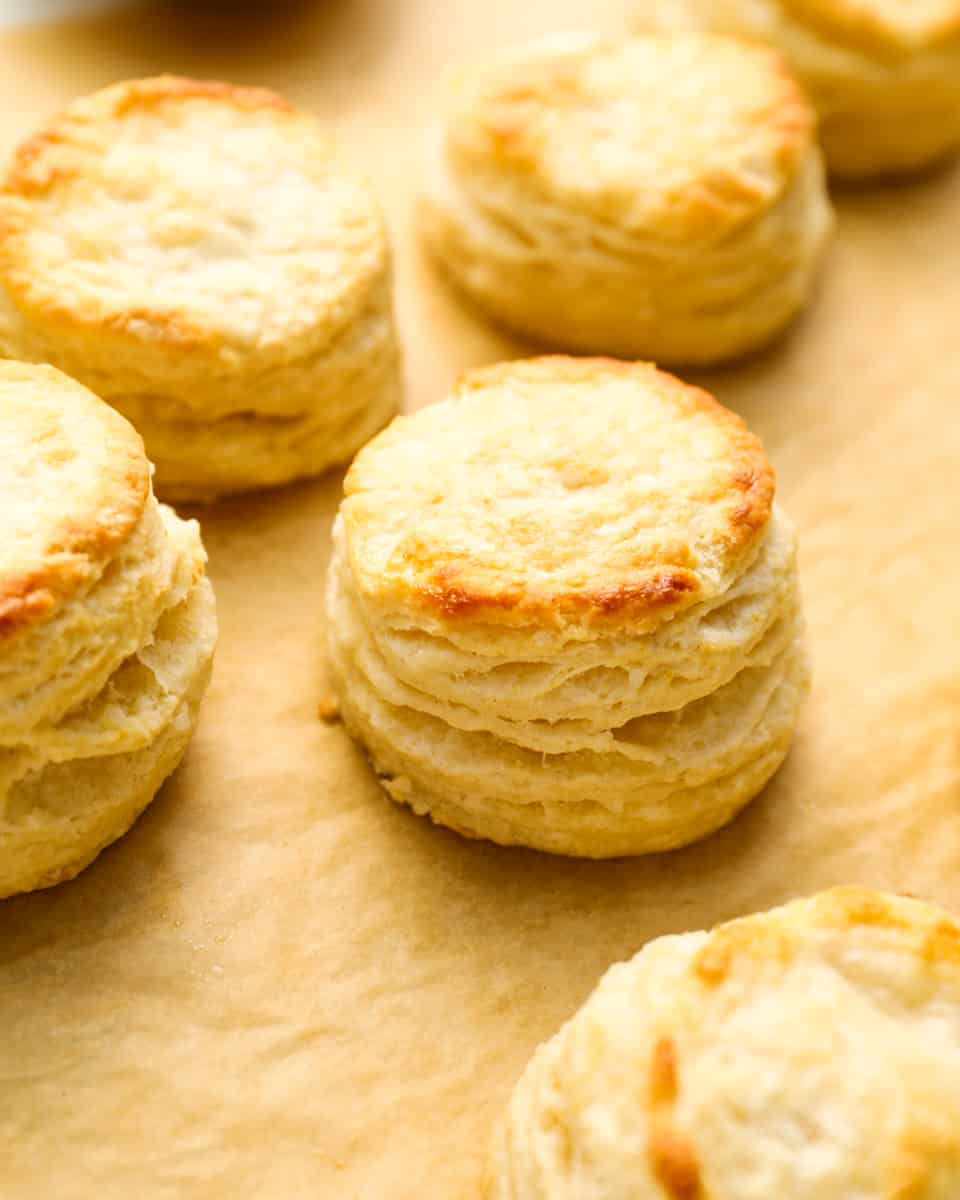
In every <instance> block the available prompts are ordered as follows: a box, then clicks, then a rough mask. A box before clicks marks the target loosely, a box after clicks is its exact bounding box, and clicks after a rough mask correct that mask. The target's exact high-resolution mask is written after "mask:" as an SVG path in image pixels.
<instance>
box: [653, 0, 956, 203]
mask: <svg viewBox="0 0 960 1200" xmlns="http://www.w3.org/2000/svg"><path fill="white" fill-rule="evenodd" d="M643 11H644V13H645V14H646V17H647V20H646V21H645V23H646V24H647V25H651V24H652V25H654V26H656V27H657V28H660V29H665V30H668V29H672V30H677V29H691V28H705V29H714V30H720V31H723V32H726V33H736V34H745V35H747V36H749V37H753V38H760V39H763V40H765V41H767V42H770V43H773V44H774V45H775V46H777V47H778V49H780V50H781V51H782V52H783V54H784V55H785V57H786V58H787V61H788V62H789V63H790V65H791V67H792V68H793V70H794V71H795V72H796V74H797V75H798V76H799V78H800V79H801V80H802V82H803V83H804V85H805V86H806V87H807V89H808V91H809V93H810V95H811V97H812V99H813V101H814V104H815V105H816V107H817V109H818V110H819V113H820V136H821V140H822V142H823V147H824V150H825V151H826V157H827V163H828V165H829V167H830V170H831V171H832V172H833V173H834V174H836V175H839V176H847V177H850V178H853V179H857V178H866V177H869V176H873V175H891V174H900V173H904V172H909V171H915V170H917V169H919V168H923V167H927V166H930V165H931V164H934V163H936V162H937V161H939V160H940V159H943V158H945V157H946V156H948V155H950V154H952V153H954V152H955V151H957V150H958V149H960V0H655V3H654V4H653V6H652V8H647V9H644V10H643Z"/></svg>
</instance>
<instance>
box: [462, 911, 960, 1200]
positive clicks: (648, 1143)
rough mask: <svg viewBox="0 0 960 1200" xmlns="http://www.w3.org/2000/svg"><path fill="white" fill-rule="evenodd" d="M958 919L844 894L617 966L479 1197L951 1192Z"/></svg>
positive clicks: (959, 1136)
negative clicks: (482, 1195) (482, 1194)
mask: <svg viewBox="0 0 960 1200" xmlns="http://www.w3.org/2000/svg"><path fill="white" fill-rule="evenodd" d="M958 1192H960V927H958V925H957V922H956V921H955V920H954V919H953V918H952V917H951V916H949V915H948V914H947V913H945V912H943V911H942V910H940V909H936V908H933V907H930V906H927V905H924V904H920V903H918V902H916V901H912V900H904V899H900V898H894V897H892V896H884V895H882V894H880V893H875V892H869V891H865V890H862V889H855V888H849V889H838V890H836V891H833V892H827V893H824V894H822V895H820V896H817V897H814V898H813V899H810V900H803V901H798V902H795V903H793V904H789V905H787V906H786V907H784V908H780V909H775V910H773V911H772V912H769V913H761V914H758V915H756V916H751V917H747V918H744V919H742V920H739V921H735V922H733V923H731V924H728V925H721V926H719V927H718V928H716V929H715V930H713V931H712V932H710V933H690V934H685V935H682V936H679V937H667V938H660V939H658V940H657V941H654V942H652V943H650V944H649V945H648V946H647V947H646V948H645V949H644V950H643V951H641V953H640V954H638V955H637V956H636V957H635V958H634V959H633V960H632V961H631V962H628V963H623V964H620V965H618V966H615V967H613V968H612V969H611V970H610V971H609V972H608V973H607V974H606V976H605V977H604V979H603V980H602V981H601V983H600V985H599V986H598V987H597V989H596V991H595V992H594V993H593V995H592V996H591V997H590V998H589V999H588V1000H587V1002H586V1004H585V1005H584V1006H583V1007H582V1008H581V1009H580V1011H579V1012H578V1013H577V1014H576V1015H575V1016H574V1017H573V1018H572V1019H571V1020H570V1021H569V1022H568V1023H567V1025H566V1026H565V1027H564V1028H563V1029H562V1030H561V1031H560V1032H559V1033H558V1034H557V1035H556V1036H555V1037H554V1038H553V1039H551V1040H550V1041H549V1042H547V1043H545V1044H544V1045H543V1046H541V1047H540V1049H539V1050H538V1051H537V1053H536V1054H535V1055H534V1057H533V1059H532V1060H531V1062H530V1065H529V1066H528V1067H527V1069H526V1071H525V1072H524V1075H523V1076H522V1078H521V1080H520V1081H519V1083H518V1084H517V1086H516V1088H515V1090H514V1092H513V1096H512V1098H511V1100H510V1103H509V1106H508V1108H507V1111H506V1114H505V1116H504V1119H503V1120H502V1122H501V1123H500V1125H499V1127H498V1130H497V1134H496V1137H495V1141H494V1147H493V1152H492V1156H491V1161H490V1169H489V1172H488V1178H487V1183H486V1187H485V1190H484V1195H485V1197H486V1200H581V1198H582V1197H586V1196H589V1197H590V1198H591V1200H623V1197H624V1196H628V1195H629V1196H630V1197H631V1200H662V1198H663V1197H664V1196H670V1197H677V1198H678V1200H679V1197H681V1196H684V1197H699V1196H704V1197H706V1196H709V1197H711V1198H712V1200H769V1198H770V1197H771V1196H776V1197H777V1198H778V1200H890V1198H891V1197H893V1196H903V1197H906V1196H910V1197H911V1200H914V1198H915V1200H950V1198H951V1197H953V1196H956V1195H957V1194H958Z"/></svg>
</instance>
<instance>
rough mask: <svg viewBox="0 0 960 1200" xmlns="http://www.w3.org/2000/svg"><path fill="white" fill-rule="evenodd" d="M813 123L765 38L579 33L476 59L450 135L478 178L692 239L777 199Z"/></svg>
mask: <svg viewBox="0 0 960 1200" xmlns="http://www.w3.org/2000/svg"><path fill="white" fill-rule="evenodd" d="M815 125H816V118H815V115H814V113H813V110H812V108H811V106H810V104H809V103H808V102H807V100H806V99H805V97H804V95H803V93H802V92H801V90H800V88H799V87H798V85H797V84H796V83H795V81H794V79H793V78H792V76H791V75H790V74H789V72H788V70H787V68H786V66H785V65H784V63H783V61H782V59H781V58H780V57H779V55H778V54H777V53H776V52H775V51H773V50H770V49H768V48H766V47H761V46H758V45H751V44H748V43H746V42H742V41H739V40H737V39H733V38H728V37H723V36H719V35H715V34H698V33H691V34H677V35H669V34H665V35H656V34H653V35H649V36H644V37H637V38H631V39H621V40H618V41H601V40H598V39H595V38H590V37H586V36H580V35H577V36H565V37H560V38H551V39H547V40H544V41H541V42H536V43H533V44H531V45H528V46H525V47H521V48H519V49H517V50H515V51H512V52H510V53H508V54H504V55H502V56H500V57H499V58H497V59H495V60H493V61H491V62H489V63H486V64H479V65H478V66H476V67H474V68H473V69H468V70H467V71H466V72H464V73H463V75H462V76H461V78H460V80H459V86H458V87H457V89H456V96H455V101H454V107H453V112H452V115H451V118H450V121H449V126H448V134H447V148H448V153H449V156H450V159H451V162H452V163H453V164H454V166H455V168H456V169H457V170H458V171H459V173H460V178H461V179H462V180H463V179H466V180H467V181H468V186H474V183H475V184H476V186H477V187H478V188H479V187H481V186H482V187H483V188H484V191H485V192H486V191H487V189H488V188H494V189H497V188H499V189H501V190H502V188H503V187H504V186H509V187H511V188H512V189H516V193H515V196H514V202H516V196H520V197H522V198H524V199H527V200H529V201H530V202H533V203H539V204H543V205H545V206H550V209H551V210H552V209H553V207H554V206H562V208H563V209H565V210H567V211H568V213H569V212H573V213H578V214H581V215H582V216H584V217H586V218H589V219H591V220H592V221H595V222H600V223H602V224H604V225H609V226H611V227H612V228H613V229H614V230H615V231H616V230H619V231H626V232H628V233H631V234H636V235H644V234H646V235H652V236H656V237H658V238H667V239H675V240H677V241H678V242H682V241H684V240H689V239H695V238H712V237H716V236H719V235H721V234H722V233H723V232H724V231H725V230H729V229H731V228H735V227H737V226H738V225H740V224H742V223H743V222H745V221H747V220H749V219H751V218H752V217H754V216H755V215H756V214H757V213H758V212H761V211H764V210H765V209H766V208H767V207H769V206H770V205H772V204H773V203H775V202H776V201H777V200H778V199H779V198H780V196H781V195H782V194H783V192H784V191H785V190H786V188H787V187H788V186H789V185H790V183H791V182H792V181H793V179H794V178H795V176H796V173H797V170H798V167H799V165H800V164H801V163H802V161H803V159H804V157H805V156H806V155H807V154H808V153H809V152H810V150H811V148H812V146H813V140H814V133H815ZM491 194H492V195H496V194H497V192H496V191H494V192H492V193H491Z"/></svg>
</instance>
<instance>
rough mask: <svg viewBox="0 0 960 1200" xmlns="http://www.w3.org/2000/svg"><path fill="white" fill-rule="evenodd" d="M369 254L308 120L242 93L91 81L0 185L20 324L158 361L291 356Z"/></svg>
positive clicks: (176, 83) (346, 193) (361, 191)
mask: <svg viewBox="0 0 960 1200" xmlns="http://www.w3.org/2000/svg"><path fill="white" fill-rule="evenodd" d="M386 254H387V252H386V242H385V234H384V230H383V225H382V220H381V217H380V214H379V210H378V208H377V206H376V203H375V202H374V200H373V198H372V196H371V194H370V193H369V191H368V189H367V188H366V187H365V186H363V185H361V184H359V183H357V182H355V181H353V180H351V179H349V178H347V177H345V176H344V175H343V174H342V172H341V170H340V168H339V167H338V165H337V162H336V159H335V157H334V154H333V149H332V146H331V143H330V140H329V138H328V137H327V136H326V134H325V133H324V132H323V131H322V129H321V128H320V126H319V125H318V124H317V122H316V121H314V120H313V119H312V118H311V117H309V116H307V115H305V114H303V113H299V112H297V111H296V110H294V109H293V108H291V107H290V105H288V104H287V103H286V101H284V100H283V99H282V98H281V97H279V96H277V95H275V94H274V93H272V92H269V91H265V90H263V89H259V88H241V87H233V86H231V85H229V84H224V83H209V82H199V81H196V80H188V79H180V78H175V77H168V76H164V77H159V78H156V79H144V80H137V81H133V82H129V83H120V84H116V85H115V86H113V87H109V88H106V89H104V90H103V91H100V92H97V93H95V94H94V95H92V96H88V97H85V98H83V99H80V100H77V101H75V102H74V103H73V104H72V105H70V107H69V108H67V110H66V111H65V112H64V113H63V114H61V115H60V116H59V117H58V118H57V119H55V120H54V121H53V123H52V124H51V125H49V126H48V127H47V128H46V129H45V130H43V131H42V132H40V133H38V134H37V135H36V136H34V137H33V138H31V139H30V140H29V141H27V142H25V143H24V144H23V145H22V146H21V147H20V148H19V150H18V151H17V152H16V154H15V156H14V159H13V163H12V165H11V167H10V169H9V171H8V174H7V176H6V180H5V185H4V187H3V189H2V192H0V283H2V285H3V286H4V287H5V288H6V289H7V291H8V293H9V295H10V297H11V299H12V300H13V302H14V304H15V305H16V307H17V308H18V309H19V310H20V312H21V313H22V314H23V315H24V316H25V317H26V318H27V319H28V320H29V321H30V322H31V323H32V324H33V325H34V326H35V327H38V328H40V329H42V330H44V331H45V332H46V333H47V334H48V335H49V336H53V337H55V336H56V335H57V334H58V332H64V333H70V332H77V331H83V330H89V331H90V332H91V334H93V335H95V336H97V337H99V338H104V337H107V338H111V339H114V340H118V341H120V342H121V343H122V344H124V345H134V346H135V345H137V344H138V343H139V344H143V345H148V346H149V347H150V348H151V350H153V351H156V350H157V349H158V348H163V347H167V348H168V349H169V352H170V354H171V356H180V355H182V354H184V353H185V352H188V351H191V350H193V351H199V352H211V351H213V352H222V351H226V352H227V353H228V354H229V353H233V354H236V355H253V354H256V355H258V356H260V357H269V356H271V355H278V354H279V355H281V356H284V355H286V356H289V355H294V354H300V353H307V352H309V351H310V349H311V348H312V347H313V345H314V343H315V342H317V341H318V339H319V340H320V341H323V342H325V341H329V340H330V339H331V338H332V337H334V336H335V335H336V334H337V333H338V332H339V330H341V329H342V328H344V327H345V326H346V325H347V324H348V323H349V322H350V320H352V319H353V318H354V317H355V316H357V315H358V313H360V312H361V311H362V310H363V309H364V308H365V307H366V305H367V304H368V303H369V298H370V291H371V288H372V287H373V286H374V284H375V283H376V282H377V281H378V280H380V279H381V277H382V276H383V274H384V272H385V271H386V269H387V264H386Z"/></svg>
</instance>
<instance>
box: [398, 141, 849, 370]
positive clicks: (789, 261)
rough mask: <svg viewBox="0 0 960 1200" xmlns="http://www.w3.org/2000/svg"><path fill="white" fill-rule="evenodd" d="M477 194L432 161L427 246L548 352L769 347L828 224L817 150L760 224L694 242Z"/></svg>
mask: <svg viewBox="0 0 960 1200" xmlns="http://www.w3.org/2000/svg"><path fill="white" fill-rule="evenodd" d="M478 193H479V188H478V186H477V185H476V184H472V183H470V182H469V181H465V180H463V179H461V178H458V177H457V176H455V175H454V174H453V173H452V172H451V171H450V169H449V165H448V164H447V163H446V162H445V161H444V160H443V159H442V158H440V157H436V158H434V160H433V166H432V170H431V172H430V173H429V174H428V191H427V192H426V193H425V194H424V197H423V199H422V202H421V206H420V216H421V229H422V232H423V235H424V237H425V239H426V242H427V245H428V246H429V247H430V249H431V251H432V253H433V255H434V257H435V258H436V259H437V261H438V263H439V264H440V266H441V268H442V269H443V271H444V272H445V273H446V274H447V275H448V277H449V278H450V279H451V281H452V282H453V283H454V284H455V285H456V286H457V287H458V288H459V289H460V290H461V291H462V292H463V293H464V294H465V295H466V296H467V297H468V298H469V299H471V300H472V301H474V302H475V303H476V304H478V305H479V306H480V307H481V308H482V309H483V310H484V311H485V312H486V313H487V315H488V316H490V317H491V318H492V319H493V320H495V321H496V322H498V323H499V324H502V325H504V326H506V327H507V328H509V329H511V330H513V331H514V332H516V333H519V334H521V335H522V336H524V337H528V338H531V339H533V340H534V341H536V342H538V343H540V344H541V345H544V346H548V347H556V348H562V349H567V350H575V351H579V352H581V353H585V354H613V355H618V356H620V357H623V358H651V359H655V360H656V361H659V362H664V363H700V364H707V363H712V362H719V361H722V360H724V359H728V358H735V357H737V356H738V355H741V354H746V353H747V352H749V351H750V350H753V349H756V348H758V347H760V346H762V345H764V344H765V343H766V342H768V341H770V340H771V339H772V338H773V337H774V336H776V334H777V333H779V332H780V331H781V330H782V329H783V328H784V327H785V326H786V325H787V324H788V323H789V322H790V321H791V320H792V319H793V317H795V316H796V315H797V313H798V312H799V311H800V310H801V309H802V308H803V306H804V304H805V303H806V301H807V299H808V297H809V294H810V292H811V290H812V288H813V285H814V282H815V278H816V273H817V269H818V267H819V265H820V259H821V254H822V251H823V249H824V247H825V245H826V242H827V239H828V236H829V234H830V232H831V231H832V228H833V214H832V210H831V208H830V203H829V200H828V199H827V195H826V191H825V188H824V182H823V168H822V163H821V160H820V155H819V152H818V151H817V150H816V149H815V148H814V147H811V149H810V151H809V154H808V157H807V159H806V162H805V163H804V165H803V167H802V168H801V169H800V171H799V173H798V175H797V177H796V179H795V181H794V182H793V183H792V184H791V186H790V187H789V189H788V190H787V191H786V193H785V194H784V195H783V196H782V197H781V198H780V199H778V200H777V201H776V202H774V203H772V204H771V206H770V208H769V209H768V210H767V211H766V212H765V213H764V214H763V215H762V216H760V217H759V218H758V219H757V220H756V221H755V222H753V223H751V224H749V225H747V226H746V227H744V228H743V229H741V230H738V231H737V232H736V233H735V234H734V235H731V236H730V237H727V238H719V239H718V238H716V237H709V238H707V239H702V240H700V241H699V242H698V241H695V240H693V239H691V240H690V241H689V242H686V243H682V242H681V243H677V242H665V241H663V242H661V241H659V240H658V239H657V238H656V237H655V236H651V235H649V234H646V233H644V232H642V231H641V232H639V233H636V232H628V231H624V230H622V229H619V228H617V227H616V226H606V227H600V226H597V225H595V224H592V223H588V222H585V221H583V220H577V219H575V218H574V217H572V216H571V215H570V214H567V213H564V212H563V211H562V210H561V209H559V208H558V207H557V205H556V204H551V205H547V204H544V205H540V206H537V207H533V206H531V207H529V208H525V209H524V210H521V211H518V210H517V209H516V208H513V207H511V205H510V203H509V196H508V195H499V196H498V195H496V194H484V195H480V194H478Z"/></svg>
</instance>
